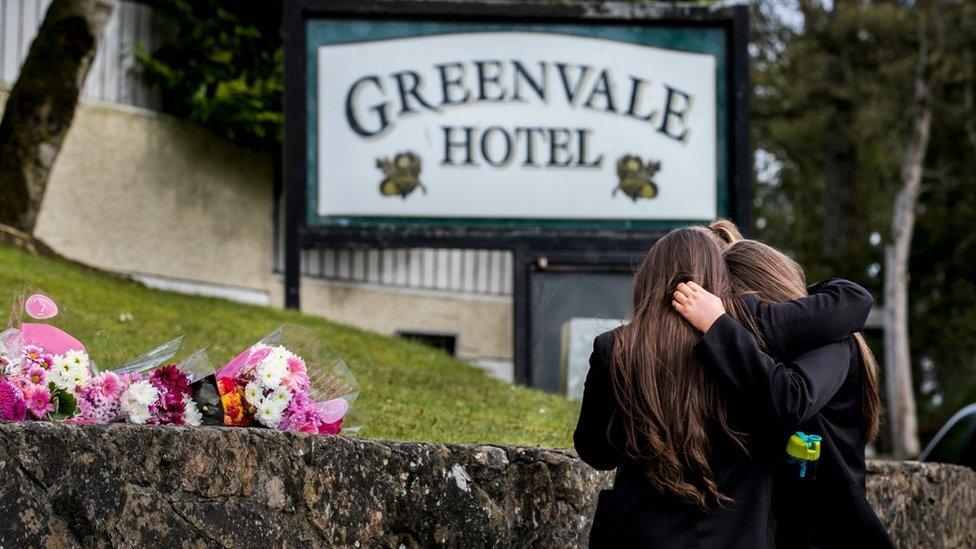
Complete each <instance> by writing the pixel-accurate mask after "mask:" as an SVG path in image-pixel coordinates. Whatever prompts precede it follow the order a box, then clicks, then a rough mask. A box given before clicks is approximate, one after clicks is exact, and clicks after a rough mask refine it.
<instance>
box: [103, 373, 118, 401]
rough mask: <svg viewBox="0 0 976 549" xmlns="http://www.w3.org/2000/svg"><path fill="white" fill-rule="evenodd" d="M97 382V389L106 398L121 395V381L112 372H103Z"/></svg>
mask: <svg viewBox="0 0 976 549" xmlns="http://www.w3.org/2000/svg"><path fill="white" fill-rule="evenodd" d="M99 377H100V378H101V379H100V380H99V389H100V390H101V392H102V394H103V395H105V396H106V397H109V398H113V397H116V396H118V395H121V394H122V380H120V379H119V376H118V374H116V373H114V372H105V373H103V374H102V375H101V376H99Z"/></svg>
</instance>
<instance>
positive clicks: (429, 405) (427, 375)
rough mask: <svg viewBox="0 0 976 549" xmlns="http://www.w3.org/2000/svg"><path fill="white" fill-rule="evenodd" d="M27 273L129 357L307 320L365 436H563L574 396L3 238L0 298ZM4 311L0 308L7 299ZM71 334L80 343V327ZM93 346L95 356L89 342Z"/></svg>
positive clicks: (226, 349) (549, 440)
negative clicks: (343, 377) (346, 388)
mask: <svg viewBox="0 0 976 549" xmlns="http://www.w3.org/2000/svg"><path fill="white" fill-rule="evenodd" d="M24 281H30V282H31V283H32V284H34V285H36V286H37V287H39V288H41V289H43V290H44V291H46V292H48V293H50V294H51V297H53V298H54V299H55V300H56V301H57V302H58V303H59V305H61V306H62V307H67V308H70V309H71V310H73V311H76V312H78V313H79V314H82V315H84V316H85V318H86V320H89V321H91V322H92V323H93V324H95V325H98V326H100V327H102V328H104V329H105V330H106V331H107V332H108V333H109V334H110V335H111V338H112V339H113V340H114V342H115V343H117V344H118V345H119V346H120V347H121V348H122V350H123V352H124V355H126V357H127V358H131V357H134V356H136V355H139V354H141V353H143V352H145V351H147V350H149V349H151V348H153V347H155V346H156V345H159V344H160V343H163V342H165V341H168V340H169V339H172V338H174V337H176V336H179V335H181V334H182V335H185V336H186V339H185V340H184V345H183V350H184V352H183V354H186V353H187V352H188V351H192V350H194V349H198V348H201V347H207V349H208V352H209V353H210V356H211V358H212V359H213V360H214V362H215V363H217V364H221V363H223V362H224V361H226V360H228V359H229V358H231V357H232V356H234V355H235V354H236V353H238V352H240V351H241V350H243V349H244V348H245V347H246V346H247V345H249V344H251V343H254V342H255V341H257V340H258V339H260V338H261V337H263V336H265V335H266V334H267V333H268V332H270V331H271V330H273V329H275V328H276V327H277V326H278V325H280V324H282V323H285V322H288V323H293V324H300V325H302V326H305V327H307V328H310V329H312V330H314V331H315V332H317V333H318V334H320V335H321V336H322V339H323V340H324V341H326V342H327V344H328V345H329V346H330V347H331V348H332V350H334V351H335V352H337V353H338V354H339V355H341V356H342V357H343V358H344V359H345V360H346V362H347V364H348V365H349V367H350V369H352V371H353V373H354V374H355V375H356V378H357V379H358V380H359V386H360V390H361V393H360V397H359V400H358V401H357V402H356V405H355V409H354V412H355V416H354V420H355V421H356V422H358V423H361V424H362V425H363V430H362V433H361V434H362V435H363V436H368V437H377V438H391V439H400V440H428V441H442V442H485V443H505V444H524V445H536V446H551V447H561V446H567V445H569V444H570V440H571V434H572V429H573V426H574V424H575V421H576V414H577V411H578V405H577V404H575V403H573V402H571V401H569V400H567V399H564V398H561V397H558V396H553V395H549V394H546V393H542V392H539V391H533V390H529V389H524V388H521V387H515V386H510V385H508V384H506V383H502V382H499V381H496V380H493V379H491V378H489V377H488V376H487V375H486V374H484V373H483V372H482V371H480V370H478V369H477V368H474V367H471V366H469V365H467V364H465V363H464V362H461V361H459V360H457V359H455V358H452V357H450V356H448V355H447V354H445V353H442V352H440V351H435V350H433V349H429V348H427V347H424V346H422V345H419V344H415V343H410V342H407V341H402V340H399V339H396V338H392V337H387V336H381V335H377V334H374V333H371V332H365V331H362V330H358V329H356V328H352V327H349V326H345V325H342V324H336V323H334V322H329V321H327V320H324V319H321V318H317V317H313V316H308V315H303V314H299V313H295V312H292V311H283V310H277V309H269V308H263V307H255V306H249V305H239V304H236V303H231V302H229V301H223V300H218V299H209V298H201V297H192V296H184V295H180V294H174V293H169V292H162V291H156V290H150V289H148V288H145V287H143V286H141V285H138V284H134V283H127V282H123V281H119V280H115V279H112V278H109V277H105V276H102V275H98V274H93V273H92V272H89V271H88V270H86V269H82V268H79V267H76V266H74V265H69V264H67V263H64V262H61V261H56V260H51V259H47V258H41V257H36V256H33V255H30V254H28V253H25V252H23V251H21V250H19V249H15V248H11V247H8V246H0V300H2V302H3V303H6V302H9V300H10V297H11V296H12V295H13V293H14V291H15V290H16V289H18V288H20V287H21V286H22V284H23V282H24ZM2 310H3V311H4V313H3V314H6V313H5V311H6V310H7V307H6V305H4V306H3V309H2ZM128 315H131V320H129V319H128V318H129V317H128ZM3 320H4V319H0V323H2V322H3ZM74 335H76V336H77V337H79V339H81V340H82V341H83V342H84V341H85V334H84V333H75V334H74ZM93 354H94V358H95V359H96V360H98V358H99V357H98V354H97V352H96V351H95V350H93Z"/></svg>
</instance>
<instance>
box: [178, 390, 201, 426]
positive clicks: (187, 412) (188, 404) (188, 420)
mask: <svg viewBox="0 0 976 549" xmlns="http://www.w3.org/2000/svg"><path fill="white" fill-rule="evenodd" d="M201 421H203V414H201V413H200V410H199V409H197V403H196V402H194V401H193V399H192V398H190V397H189V396H185V397H183V423H184V424H186V425H192V426H193V427H198V426H199V425H200V422H201Z"/></svg>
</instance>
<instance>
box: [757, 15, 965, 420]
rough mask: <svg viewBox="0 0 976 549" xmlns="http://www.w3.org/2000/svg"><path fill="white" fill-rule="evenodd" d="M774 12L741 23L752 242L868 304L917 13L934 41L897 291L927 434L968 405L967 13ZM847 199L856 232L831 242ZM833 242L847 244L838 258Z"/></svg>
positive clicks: (905, 104)
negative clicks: (915, 198) (745, 30)
mask: <svg viewBox="0 0 976 549" xmlns="http://www.w3.org/2000/svg"><path fill="white" fill-rule="evenodd" d="M783 5H784V4H783V3H782V2H777V1H775V0H769V1H764V2H760V3H758V4H757V6H756V9H755V10H754V17H753V24H754V25H753V27H754V32H753V39H752V51H753V54H754V59H753V78H754V82H755V85H756V86H755V90H754V97H753V120H754V125H753V140H754V146H755V147H756V149H757V168H758V170H757V180H758V182H757V185H756V214H755V219H756V229H757V234H758V235H759V237H760V238H763V239H766V240H769V241H770V242H772V243H774V244H776V245H778V246H781V247H784V248H786V249H789V250H790V251H791V252H792V253H793V254H794V256H795V257H796V258H797V259H798V260H799V261H800V262H801V263H803V264H804V265H805V266H807V267H808V269H809V272H810V275H811V277H812V278H823V277H827V276H845V277H848V278H851V279H853V280H856V281H858V282H861V283H863V284H864V285H865V286H867V287H869V288H871V289H872V290H873V291H874V293H875V295H876V296H877V295H881V292H880V289H881V280H882V275H883V273H882V271H881V269H882V267H883V253H884V245H885V244H886V239H887V237H888V234H889V231H888V228H889V226H890V223H891V205H892V204H893V202H894V195H895V192H896V190H897V188H898V185H899V179H900V173H899V170H900V165H901V161H902V158H901V154H902V152H903V151H904V149H905V144H906V140H907V138H908V135H909V129H910V124H911V122H912V115H913V112H912V110H911V109H912V97H913V93H914V85H913V79H914V76H915V69H916V60H917V53H918V46H919V43H918V41H919V33H918V28H919V23H920V20H919V18H920V17H922V18H925V22H926V33H929V34H932V35H939V39H938V40H935V39H933V43H932V45H931V46H932V47H931V48H930V49H931V56H932V57H931V59H930V66H931V70H932V71H936V74H934V75H932V80H933V82H935V86H934V87H933V90H932V102H933V108H934V119H933V126H932V138H931V142H930V144H929V150H928V155H927V159H926V164H925V168H926V169H925V172H924V179H923V188H922V194H921V197H920V200H919V208H918V218H917V222H916V229H915V239H914V240H913V245H912V255H911V262H910V274H911V278H910V284H909V295H910V319H911V324H910V334H911V338H910V342H911V348H912V357H913V366H914V373H915V381H916V389H917V390H918V392H919V394H920V395H921V401H920V409H919V412H920V416H921V417H920V428H921V430H922V431H923V433H929V434H931V433H932V432H933V431H934V430H935V429H937V428H938V426H939V424H940V423H941V422H942V421H943V420H944V419H945V418H946V417H947V416H948V415H950V414H951V413H952V412H954V411H955V410H956V409H958V407H959V406H960V405H961V404H962V403H964V402H966V401H972V400H976V381H974V380H976V285H974V283H973V282H971V281H973V280H974V278H973V275H974V266H973V260H974V259H976V177H974V174H973V171H972V170H971V169H970V168H969V166H972V165H973V163H974V161H976V129H974V130H973V132H972V136H973V139H972V140H970V139H969V134H968V133H967V128H968V127H971V124H972V123H973V121H974V116H976V112H974V109H973V104H972V101H970V100H969V99H967V90H970V91H971V90H972V86H973V76H972V75H973V69H974V66H973V59H974V57H976V55H974V47H976V44H974V43H972V40H971V37H972V36H973V31H974V27H973V24H974V20H976V19H974V7H973V6H971V5H967V4H966V3H957V2H946V3H945V4H944V5H942V8H943V9H941V10H939V11H938V12H936V10H934V9H932V8H929V9H925V8H924V7H923V6H930V4H928V3H927V4H924V5H923V4H919V3H915V2H907V1H906V2H887V1H868V2H862V1H853V0H836V1H835V2H833V3H826V2H814V1H805V0H801V1H799V2H797V3H796V5H795V9H784V8H783ZM923 10H924V11H923ZM950 22H951V24H950ZM970 97H971V96H970ZM972 127H973V128H976V126H972ZM832 155H840V156H842V157H843V155H850V158H849V162H848V163H847V164H846V170H847V172H848V173H847V174H846V175H847V176H848V178H847V181H848V182H849V184H850V185H851V186H853V191H854V192H853V193H852V195H851V196H850V197H844V196H838V192H837V189H836V188H830V187H829V178H830V177H831V174H832V170H836V166H837V164H838V161H837V158H836V157H834V156H832ZM841 165H844V164H843V162H841ZM834 175H836V174H834ZM848 190H851V189H850V188H849V187H848ZM848 199H850V200H852V201H854V206H853V207H854V211H856V212H857V219H858V224H859V225H860V226H848V227H846V228H845V230H844V231H843V232H841V233H840V234H838V233H837V231H836V230H832V229H835V228H836V227H835V223H836V219H838V213H840V214H841V215H846V213H847V212H848V211H849V210H848V207H849V205H848V204H847V203H846V200H848ZM827 235H830V236H829V238H825V236H827ZM834 238H842V239H846V238H849V239H851V242H850V243H849V244H847V245H844V246H841V247H839V249H840V253H837V252H838V249H837V248H834V249H831V246H830V245H831V244H832V242H830V240H831V239H834ZM879 305H882V304H879ZM876 348H878V349H880V346H876Z"/></svg>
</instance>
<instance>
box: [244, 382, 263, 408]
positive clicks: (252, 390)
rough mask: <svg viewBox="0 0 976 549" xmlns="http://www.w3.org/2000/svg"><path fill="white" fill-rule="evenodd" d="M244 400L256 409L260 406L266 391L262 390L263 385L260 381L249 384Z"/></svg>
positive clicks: (245, 388) (245, 389) (245, 390)
mask: <svg viewBox="0 0 976 549" xmlns="http://www.w3.org/2000/svg"><path fill="white" fill-rule="evenodd" d="M244 398H245V399H246V400H247V402H248V404H250V405H251V406H254V407H255V408H257V407H258V406H260V405H261V401H262V400H264V390H263V389H262V388H261V383H260V382H258V381H252V382H250V383H248V384H247V385H246V386H245V387H244Z"/></svg>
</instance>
